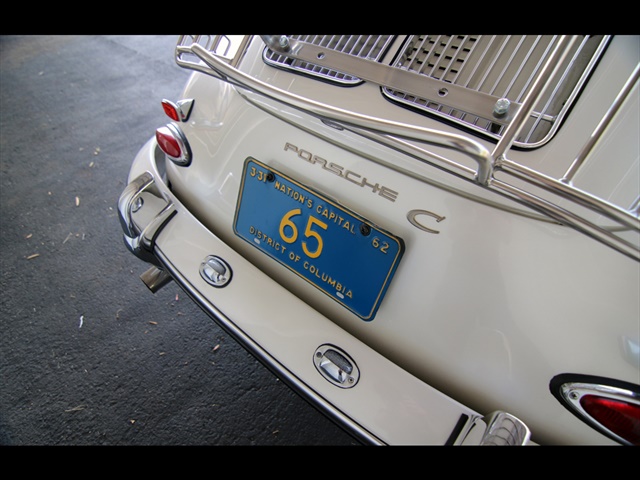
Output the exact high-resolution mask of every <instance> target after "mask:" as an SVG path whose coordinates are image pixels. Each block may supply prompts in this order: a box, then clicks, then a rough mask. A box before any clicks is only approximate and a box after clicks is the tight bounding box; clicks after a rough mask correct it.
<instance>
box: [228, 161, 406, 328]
mask: <svg viewBox="0 0 640 480" xmlns="http://www.w3.org/2000/svg"><path fill="white" fill-rule="evenodd" d="M234 231H235V233H236V234H237V235H238V236H240V237H241V238H243V239H244V240H246V241H247V242H249V243H250V244H251V245H253V246H254V247H256V248H257V249H259V250H261V251H262V252H264V253H266V254H267V255H268V256H270V257H271V258H273V259H274V260H276V261H278V262H279V263H281V264H282V265H284V266H285V267H287V268H288V269H289V270H291V271H292V272H295V273H296V274H297V275H298V276H299V277H301V278H303V279H304V280H306V281H307V282H309V283H311V284H312V285H314V286H315V287H316V288H318V289H320V290H321V291H322V292H324V293H325V294H327V295H328V296H329V297H331V298H333V299H334V300H335V301H336V302H338V303H340V304H341V305H343V306H344V307H346V308H347V309H349V310H350V311H351V312H353V313H354V314H356V315H357V316H358V317H360V318H362V319H363V320H368V321H369V320H373V318H374V316H375V314H376V312H377V311H378V307H379V306H380V303H381V302H382V298H383V297H384V295H385V293H386V291H387V288H388V287H389V284H390V282H391V279H392V278H393V275H394V273H395V271H396V269H397V267H398V264H399V262H400V259H401V258H402V254H403V252H404V243H403V241H402V239H400V238H399V237H396V236H394V235H392V234H390V233H389V232H386V231H384V230H382V229H381V228H379V227H377V226H376V225H374V224H373V223H372V222H370V221H368V220H367V219H365V218H363V217H361V216H360V215H358V214H356V213H354V212H352V211H351V210H349V209H347V208H345V207H343V206H342V205H339V204H338V203H336V202H334V201H332V200H330V199H328V198H327V197H325V196H323V195H322V194H320V193H318V192H316V191H313V190H311V189H310V188H308V187H306V186H304V185H302V184H301V183H299V182H297V181H295V180H293V179H292V178H290V177H288V176H286V175H284V174H282V173H280V172H278V171H277V170H274V169H273V168H271V167H269V166H267V165H265V164H264V163H262V162H259V161H258V160H255V159H253V158H248V159H247V160H246V162H245V167H244V172H243V175H242V181H241V185H240V193H239V197H238V205H237V208H236V213H235V220H234Z"/></svg>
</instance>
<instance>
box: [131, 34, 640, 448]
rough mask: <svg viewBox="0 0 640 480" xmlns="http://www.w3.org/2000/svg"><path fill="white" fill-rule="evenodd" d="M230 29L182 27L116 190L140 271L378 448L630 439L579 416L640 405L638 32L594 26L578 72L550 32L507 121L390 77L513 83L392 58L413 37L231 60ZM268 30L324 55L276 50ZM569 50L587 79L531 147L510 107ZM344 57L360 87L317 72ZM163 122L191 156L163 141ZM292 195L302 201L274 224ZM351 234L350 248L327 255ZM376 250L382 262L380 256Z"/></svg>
mask: <svg viewBox="0 0 640 480" xmlns="http://www.w3.org/2000/svg"><path fill="white" fill-rule="evenodd" d="M424 39H425V36H423V37H416V39H414V40H416V41H417V40H424ZM227 40H228V39H227V38H226V37H224V36H222V37H215V36H212V37H209V36H202V37H201V36H184V37H181V38H180V39H179V40H178V45H177V47H176V60H177V62H178V64H179V65H181V66H183V67H185V68H189V69H192V70H193V71H194V72H193V74H192V75H191V77H190V79H189V81H188V83H187V85H186V86H185V88H184V91H183V93H182V95H181V98H179V99H172V101H171V102H167V105H168V107H169V109H171V108H173V109H174V110H173V111H175V112H176V113H177V117H176V119H174V120H173V121H171V122H169V125H170V126H169V127H164V129H163V130H161V131H160V137H154V138H152V139H151V140H149V141H148V142H147V143H146V144H145V146H144V147H143V148H142V149H141V151H140V152H139V153H138V155H137V156H136V159H135V161H134V163H133V166H132V168H131V171H130V173H129V181H130V185H129V186H128V187H127V189H126V190H125V192H124V193H123V195H122V197H121V199H120V205H119V209H120V213H121V218H122V223H123V228H124V230H125V239H126V241H127V244H128V246H129V248H130V249H131V250H132V251H133V252H134V253H136V254H137V255H138V256H139V257H140V258H143V259H144V260H146V261H149V262H151V263H153V264H154V265H155V266H154V267H152V269H151V270H149V271H148V272H147V273H146V274H145V275H144V280H145V282H146V283H147V284H148V285H149V286H150V288H151V289H152V290H154V289H156V288H159V287H160V286H161V285H162V284H163V283H164V282H165V281H166V280H168V279H169V278H172V279H174V280H176V281H177V283H179V284H180V285H181V286H182V287H183V288H184V289H185V290H186V291H187V292H188V293H189V294H190V295H191V296H192V298H193V299H194V300H195V301H196V302H197V303H198V304H200V305H201V306H202V307H203V308H204V309H205V310H206V311H207V312H208V313H210V314H211V316H212V317H213V318H214V319H216V320H217V321H218V322H219V323H220V324H221V325H222V326H223V327H224V328H226V329H227V330H228V331H229V332H231V333H232V334H233V335H234V337H235V338H236V339H237V340H238V341H239V342H240V343H242V344H243V345H244V346H246V347H247V348H248V349H249V350H250V351H252V352H253V353H254V354H255V355H257V356H258V357H259V358H260V359H262V360H263V361H264V362H265V363H266V364H267V365H269V366H270V367H271V368H272V369H273V370H274V371H275V372H276V373H277V374H278V375H279V376H280V377H281V378H282V379H284V380H286V381H287V382H289V384H290V385H291V386H292V387H293V388H294V389H296V390H297V391H299V392H300V393H301V394H303V395H304V396H305V397H307V398H308V399H310V400H311V401H312V402H314V403H315V404H316V405H317V406H318V407H319V408H321V409H322V410H323V411H325V412H326V413H327V414H329V415H330V416H331V417H332V418H333V419H335V420H336V421H337V422H339V423H340V424H342V425H343V426H345V427H346V428H347V429H349V430H350V431H351V432H353V433H354V434H355V435H357V436H358V437H359V438H361V439H362V440H363V441H365V442H370V443H374V444H402V445H408V444H442V445H444V444H454V445H461V444H489V443H508V444H513V443H516V444H529V443H537V444H618V443H623V444H624V443H633V440H631V441H627V440H625V439H624V438H620V437H618V436H617V434H616V432H611V431H610V430H607V429H606V428H602V427H601V426H598V425H594V424H593V422H591V421H590V420H589V418H587V419H586V421H583V420H581V419H580V418H579V417H580V415H581V412H580V411H581V410H582V409H583V408H584V406H583V407H580V406H579V400H580V397H581V396H583V395H589V394H594V393H595V394H596V395H599V396H606V397H608V398H610V399H613V400H614V401H622V402H624V403H625V404H626V405H628V406H629V408H630V409H631V411H632V412H637V411H638V410H639V409H640V386H639V385H640V302H639V293H638V292H640V270H639V263H638V260H639V251H640V244H639V236H638V234H639V231H640V229H639V223H640V221H639V208H638V203H639V200H640V197H639V196H640V180H639V178H640V173H639V158H640V146H639V143H640V142H639V140H638V138H639V132H640V95H639V93H638V88H639V87H638V64H639V63H640V39H639V37H635V36H620V37H618V36H615V37H612V38H603V39H601V40H597V41H596V40H592V42H593V43H594V44H595V46H594V47H590V48H592V49H593V50H594V51H593V52H592V53H590V54H589V55H593V57H594V60H593V61H590V60H589V61H587V62H586V65H585V66H583V67H581V68H583V69H584V71H585V72H586V73H584V75H582V72H583V70H577V67H573V63H571V62H572V61H573V60H571V59H570V57H571V55H573V52H575V49H576V48H578V47H577V46H578V45H582V44H583V43H586V42H584V40H585V39H583V38H577V39H572V38H565V37H560V38H555V37H552V38H549V39H546V38H545V39H538V40H536V41H539V42H543V41H544V42H548V48H547V49H546V53H545V54H544V55H541V58H540V61H539V65H538V67H539V71H542V73H541V74H540V78H539V79H538V80H537V77H536V76H535V74H533V75H532V76H531V77H530V78H529V77H528V78H529V80H530V83H531V84H530V85H529V86H528V88H529V90H527V91H533V93H531V94H530V96H526V95H525V96H523V97H518V98H509V100H510V101H511V104H510V110H509V111H507V112H506V113H504V112H502V111H496V113H495V116H494V118H493V121H495V122H496V124H501V123H503V124H504V125H505V126H504V129H503V130H502V133H500V134H499V135H494V134H493V133H494V131H493V130H494V127H491V126H490V127H488V130H487V132H488V133H487V135H485V134H483V132H482V131H480V130H482V128H484V127H481V128H480V127H479V128H480V130H474V128H475V127H473V126H469V125H461V124H459V123H457V121H456V120H455V119H447V118H444V117H443V116H442V115H441V114H440V113H438V112H429V111H424V110H423V109H421V106H420V105H417V106H416V105H412V106H410V107H409V106H408V105H405V104H404V103H405V100H400V99H399V98H390V97H389V95H387V94H385V93H384V92H383V90H382V89H383V88H384V85H385V84H386V85H387V86H389V87H393V91H395V90H402V89H403V88H404V89H407V90H409V91H412V89H415V90H420V92H424V95H425V96H427V98H428V100H430V101H432V102H435V101H442V102H449V101H451V102H452V105H454V106H458V105H461V104H465V103H473V106H472V110H473V109H475V110H477V111H480V112H486V108H487V107H486V106H487V105H494V104H495V103H496V98H499V99H502V98H503V96H502V94H496V93H493V91H490V92H488V93H487V92H479V91H475V90H474V91H471V90H470V89H469V88H459V85H458V84H457V83H456V82H455V81H453V82H451V81H449V80H446V81H445V80H442V79H435V80H434V79H431V80H429V82H430V83H429V84H428V85H423V84H424V83H425V78H426V77H427V75H426V74H425V73H424V72H421V73H416V72H412V71H410V70H411V69H410V68H409V67H405V68H403V69H400V68H399V67H397V66H393V67H392V66H389V65H392V64H393V62H394V61H395V60H397V59H398V58H399V57H398V56H397V52H398V51H399V50H401V49H403V48H404V47H405V46H406V45H407V41H408V40H407V38H405V36H394V37H391V38H388V39H384V40H385V41H387V43H385V44H384V48H382V49H381V51H380V52H378V53H379V54H380V56H379V59H371V58H362V57H358V56H354V53H353V51H351V52H350V53H346V52H345V51H344V50H340V51H339V50H337V49H335V48H333V47H332V46H331V44H330V43H327V42H329V40H326V41H324V40H322V39H319V37H315V38H312V37H309V38H307V37H305V36H297V37H288V38H287V37H285V38H282V37H280V36H266V37H264V38H260V37H258V36H253V37H252V36H246V37H241V38H239V39H238V40H239V42H238V43H235V42H236V39H235V38H231V40H230V43H231V45H232V46H233V47H232V49H231V51H227V50H226V49H225V48H223V47H225V46H226V45H225V42H227ZM507 40H509V39H502V38H500V39H497V40H496V39H494V41H500V42H503V44H506V43H507ZM520 40H522V42H523V43H526V42H528V41H530V39H528V38H526V39H520ZM342 41H343V42H345V41H346V40H342ZM362 41H363V42H365V43H366V41H367V40H362ZM438 41H440V42H441V43H442V45H445V43H446V42H453V41H459V42H462V41H468V38H467V37H462V36H459V37H455V36H454V37H447V38H446V39H440V40H438ZM473 41H474V42H475V43H476V44H480V42H481V41H487V42H488V41H489V40H488V39H484V38H479V37H478V38H475V37H474V38H473ZM323 42H325V43H323ZM581 42H583V43H581ZM267 44H268V45H269V46H270V47H271V49H272V52H279V53H280V54H281V55H282V56H285V57H286V56H287V55H292V56H297V58H299V59H301V60H300V61H301V62H303V63H301V64H302V65H304V61H305V60H308V59H309V58H315V60H316V61H317V62H318V63H319V64H320V66H321V67H322V66H323V65H325V64H326V65H328V66H327V67H325V69H324V70H323V69H322V68H320V67H317V68H315V69H313V70H314V72H315V73H313V72H311V73H312V74H311V75H309V73H310V70H309V69H306V70H305V71H303V72H301V71H300V69H298V70H297V71H296V70H292V69H289V68H286V65H284V64H279V65H274V64H272V63H270V61H265V57H264V55H265V51H267V49H268V48H269V47H268V46H267ZM557 45H560V47H559V48H558V49H557V50H555V54H557V55H558V57H556V59H555V60H554V59H552V60H551V61H549V62H548V64H545V62H546V61H547V59H548V58H549V55H553V54H554V48H555V47H556V46H557ZM565 47H566V49H567V50H568V51H569V52H570V53H569V55H568V57H562V49H563V48H565ZM421 48H422V49H423V50H420V49H421ZM429 48H431V47H429ZM433 48H434V49H435V47H433ZM478 48H479V47H478ZM280 50H281V51H280ZM531 50H533V47H531ZM417 51H422V52H424V53H425V54H428V53H429V50H428V49H427V47H424V46H420V47H418V50H417ZM514 52H516V51H515V50H514V51H513V52H512V57H511V58H509V59H508V61H507V62H506V63H505V67H504V68H505V69H509V68H515V67H513V65H512V64H515V61H516V59H515V57H516V56H517V55H519V53H514ZM584 55H586V54H584ZM269 57H270V58H276V57H278V55H273V54H269ZM442 58H444V55H443V56H442ZM558 58H560V59H561V60H558ZM589 58H591V57H589ZM562 59H564V60H562ZM439 61H441V60H438V62H439ZM323 62H325V63H323ZM482 62H488V60H482V61H479V62H478V65H479V66H482V65H483V63H482ZM565 62H569V63H570V64H571V66H570V67H569V68H567V69H566V72H565V71H564V70H562V71H561V72H560V75H562V74H566V73H567V72H568V73H575V72H576V71H578V75H576V77H578V78H577V79H576V80H575V81H576V82H577V83H578V86H576V87H575V89H573V90H571V92H569V96H568V99H565V100H563V105H562V107H563V106H564V103H566V104H567V109H566V110H565V109H564V108H562V109H561V110H560V113H559V114H557V116H558V118H556V120H557V122H556V123H554V125H553V127H551V128H550V131H549V132H548V133H547V134H545V135H543V136H541V138H539V139H537V140H535V141H532V142H531V143H526V142H523V144H517V143H518V142H516V140H514V139H516V138H520V137H518V133H519V132H521V129H520V123H519V122H521V123H526V119H527V118H528V117H529V113H530V112H531V111H534V112H536V111H537V110H536V108H534V107H536V105H538V103H536V95H542V96H544V95H545V92H546V93H549V90H553V89H554V88H555V86H554V84H552V85H551V86H550V87H549V86H548V85H547V82H545V80H548V79H551V78H554V70H553V69H554V68H555V67H556V66H557V65H564V66H566V63H565ZM332 66H333V69H334V70H339V71H345V70H343V69H352V70H349V71H346V72H345V73H349V74H352V75H353V76H355V77H357V78H359V79H360V80H357V81H354V83H353V84H349V85H344V84H336V83H332V82H333V79H332V78H319V77H318V75H324V73H325V72H326V71H328V70H330V69H331V68H330V67H332ZM338 67H339V68H338ZM378 67H381V68H378ZM496 68H498V67H496ZM501 68H502V67H501ZM545 68H546V69H547V70H545ZM562 68H564V67H561V69H562ZM487 77H490V75H487ZM488 81H489V80H487V82H488ZM549 83H551V82H549ZM381 85H383V87H381ZM427 87H429V88H427ZM445 88H447V90H446V91H445V90H444V89H445ZM429 95H431V97H429ZM496 95H497V97H496ZM414 96H417V95H414ZM449 99H451V100H449ZM423 103H424V102H423ZM548 103H552V102H548ZM569 107H570V108H569ZM443 110H446V108H440V111H443ZM549 116H551V114H549ZM534 117H535V113H534ZM539 117H540V118H542V117H544V115H539ZM485 118H487V117H485ZM488 118H491V112H489V115H488ZM489 123H491V122H489ZM496 128H497V127H496ZM163 135H164V137H163ZM171 136H173V138H174V139H176V141H177V145H178V148H181V149H182V150H183V152H185V151H186V153H187V156H184V157H183V156H179V155H176V156H175V157H176V158H173V159H172V158H170V157H171V156H167V155H165V153H163V152H162V151H160V149H159V147H158V141H159V140H158V139H160V141H161V142H162V141H164V140H162V139H163V138H167V137H171ZM514 143H515V144H514ZM169 148H171V145H170V146H169ZM172 160H173V161H172ZM245 168H247V170H245ZM270 173H275V179H276V180H275V182H274V180H273V177H272V176H269V178H268V179H267V174H270ZM258 177H260V178H258ZM256 182H257V183H256ZM271 182H273V184H274V185H279V187H274V189H275V190H274V189H271V187H270V185H271V184H272V183H271ZM292 186H293V188H292ZM258 189H261V190H258ZM274 191H279V193H273V192H274ZM267 195H268V197H267ZM277 195H280V196H281V197H282V198H280V197H278V196H277ZM300 196H302V197H304V198H305V199H306V200H308V202H301V203H300V205H301V206H300V207H299V211H296V212H293V213H292V210H289V216H288V217H287V216H286V215H284V214H286V213H287V211H286V209H285V210H282V208H285V206H286V205H289V203H287V202H291V201H293V200H298V197H300ZM294 197H295V198H294ZM261 198H265V201H264V202H263V203H262V204H261V202H260V201H256V199H261ZM267 198H268V199H269V200H266V199H267ZM242 199H245V203H244V204H242V202H241V200H242ZM274 199H275V200H274ZM270 202H271V203H270ZM273 202H276V203H277V202H282V205H283V206H282V207H280V206H279V205H280V203H277V205H278V207H276V206H275V205H276V203H273ZM249 203H251V204H250V205H249ZM241 204H242V207H241ZM327 206H328V207H327ZM272 207H273V208H272ZM277 208H281V210H278V211H275V210H277ZM286 208H289V207H286ZM285 217H286V218H285ZM243 219H245V220H246V221H245V223H242V222H243V221H244V220H243ZM354 219H357V220H358V221H362V222H364V223H366V224H367V227H366V231H362V232H361V231H360V230H359V225H354V224H355V223H356V222H354ZM262 222H264V227H263V223H262ZM274 222H275V223H274ZM247 225H250V226H248V227H247ZM274 225H275V228H274ZM267 228H271V230H268V229H267ZM336 229H342V230H343V231H344V232H342V233H344V235H345V240H344V241H342V240H341V241H340V242H338V240H337V239H339V238H342V237H340V235H341V231H337V230H336ZM244 230H246V231H244ZM249 230H250V232H249ZM370 232H371V233H370ZM385 235H386V236H385ZM352 239H354V242H360V243H357V245H362V244H364V243H362V242H365V243H366V242H368V245H369V246H368V247H367V248H370V249H372V250H371V252H365V253H363V254H362V255H360V252H362V248H364V247H361V246H358V247H353V246H351V245H350V243H349V242H351V240H352ZM332 242H333V243H332ZM385 242H387V243H391V244H392V245H391V246H390V247H389V248H390V249H391V250H393V249H395V250H394V251H393V252H395V253H393V252H392V254H393V255H394V257H393V258H392V259H390V258H389V256H387V257H384V255H386V254H385V253H384V252H381V248H383V247H382V246H381V243H385ZM337 243H340V244H341V245H348V246H343V247H340V246H339V245H338V244H337ZM338 248H343V249H345V250H346V249H351V250H349V251H350V252H354V253H353V258H355V259H359V260H357V262H359V263H357V262H356V261H355V260H354V262H356V263H357V265H354V264H352V263H351V262H350V261H351V255H346V256H343V257H342V258H340V259H339V261H336V259H334V258H333V257H330V255H331V254H332V251H333V250H336V251H337V249H338ZM384 248H385V249H386V247H384ZM356 249H358V254H357V255H356ZM391 250H389V251H391ZM341 251H342V250H341ZM376 255H377V256H376ZM325 258H331V260H326V261H327V262H329V263H321V262H322V261H324V259H325ZM379 258H384V261H388V263H387V264H385V266H384V267H379V266H375V267H373V266H372V267H371V270H368V269H367V268H369V267H368V265H370V264H371V265H373V264H375V265H377V262H378V261H380V262H381V261H382V260H379ZM362 259H366V261H363V260H362ZM369 259H371V260H369ZM361 264H362V271H363V272H365V273H363V274H362V275H359V274H358V271H359V270H360V267H359V265H361ZM365 264H366V265H367V268H365ZM385 268H386V269H387V270H384V269H385ZM347 270H348V271H347ZM379 270H381V271H382V272H383V274H382V275H381V278H382V281H381V282H379V281H378V280H377V278H378V277H377V275H378V271H379ZM309 275H311V276H309ZM363 276H364V277H367V278H363ZM314 277H315V278H314ZM367 295H371V296H372V297H373V303H370V302H369V303H367V302H368V301H366V302H365V301H362V304H365V306H364V307H363V308H362V309H361V305H362V304H361V303H359V302H361V300H360V299H361V298H362V297H363V296H365V297H366V296H367ZM367 298H368V297H367ZM563 385H564V387H563ZM561 391H563V392H564V395H565V396H566V401H565V400H563V399H562V398H561V397H562V396H563V394H562V393H561ZM572 401H575V402H573V403H572ZM576 402H577V403H576ZM572 405H578V406H577V409H573V406H572ZM496 412H498V413H496ZM630 415H631V417H633V415H634V413H631V414H630ZM636 421H637V418H636ZM635 428H638V425H637V424H636V427H635ZM501 432H506V434H502V433H501Z"/></svg>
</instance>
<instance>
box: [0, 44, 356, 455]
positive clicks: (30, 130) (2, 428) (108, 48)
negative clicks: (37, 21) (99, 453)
mask: <svg viewBox="0 0 640 480" xmlns="http://www.w3.org/2000/svg"><path fill="white" fill-rule="evenodd" d="M176 38H177V37H174V36H166V37H165V36H141V37H133V36H101V35H99V36H0V242H1V249H0V306H1V310H0V332H1V333H0V445H5V446H9V445H12V446H33V445H37V446H40V445H46V446H49V445H118V446H132V445H151V446H154V445H203V446H214V445H221V446H222V445H246V446H248V445H264V446H266V445H289V446H292V445H334V446H342V445H355V444H357V443H356V442H355V441H354V440H353V438H352V437H350V436H349V435H347V434H346V433H345V432H344V431H342V430H341V429H340V428H339V427H338V426H336V425H335V424H333V423H332V422H331V421H330V420H329V419H327V418H326V417H325V416H324V415H322V414H321V413H320V412H318V411H317V410H316V409H315V408H314V407H312V406H311V405H309V404H308V403H307V402H306V401H305V400H303V399H302V398H301V397H299V396H298V395H297V394H296V393H294V392H293V391H292V390H290V389H289V388H288V387H287V386H286V385H285V384H284V383H283V382H281V381H279V380H278V379H277V377H276V376H274V374H273V373H272V372H271V371H269V370H267V369H266V367H264V366H263V365H262V364H261V363H259V362H258V361H257V360H256V359H254V357H252V356H251V355H250V354H249V353H248V352H246V351H245V350H244V349H243V348H242V347H241V346H240V345H239V344H238V343H236V342H235V340H233V339H232V338H230V337H229V336H228V335H227V334H226V333H225V332H224V331H223V330H222V329H221V328H219V327H218V326H217V325H216V324H215V323H214V322H213V320H211V319H210V318H209V317H207V316H206V315H205V314H204V313H203V312H202V311H201V310H200V309H199V308H198V307H196V306H195V305H194V304H193V303H192V302H191V300H190V299H188V298H187V297H186V295H185V294H184V293H183V292H182V290H180V288H179V287H178V286H177V285H176V284H175V283H171V284H169V285H168V286H167V287H165V288H164V289H162V290H160V291H159V292H157V293H155V294H152V293H150V292H149V290H147V288H146V287H145V286H144V285H143V283H142V282H141V281H140V279H139V275H140V274H141V273H143V272H144V271H145V270H146V269H147V266H146V265H145V264H143V263H142V262H141V261H140V260H138V259H136V258H135V257H133V256H132V255H131V254H130V253H129V252H128V251H127V250H126V249H125V247H124V245H123V242H122V230H121V228H120V224H119V220H118V215H117V212H116V203H117V200H118V196H119V195H120V193H121V192H122V190H123V188H124V187H125V182H126V178H127V173H128V169H129V166H130V165H131V162H132V160H133V157H134V155H135V154H136V152H137V151H138V149H139V148H140V147H141V146H142V145H143V143H145V142H146V141H147V140H148V139H149V138H150V137H151V136H152V135H153V133H154V131H155V129H156V128H157V127H158V126H160V125H163V124H164V123H166V117H165V116H164V113H163V111H162V107H161V105H160V100H161V99H162V98H169V99H176V98H177V97H178V95H179V94H180V92H181V90H182V87H183V85H184V83H185V81H186V80H187V78H188V75H189V72H187V71H186V70H183V69H181V68H179V67H178V66H177V65H176V64H175V62H174V59H173V49H174V47H175V41H176Z"/></svg>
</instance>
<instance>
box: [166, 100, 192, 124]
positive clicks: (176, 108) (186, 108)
mask: <svg viewBox="0 0 640 480" xmlns="http://www.w3.org/2000/svg"><path fill="white" fill-rule="evenodd" d="M161 103H162V109H163V110H164V113H166V114H167V116H168V117H169V118H170V119H171V120H173V121H174V122H186V121H187V120H188V119H189V115H190V114H191V109H192V108H193V99H192V98H185V99H183V100H180V101H179V102H178V103H173V102H172V101H171V100H167V99H166V98H165V99H163V100H162V102H161Z"/></svg>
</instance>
